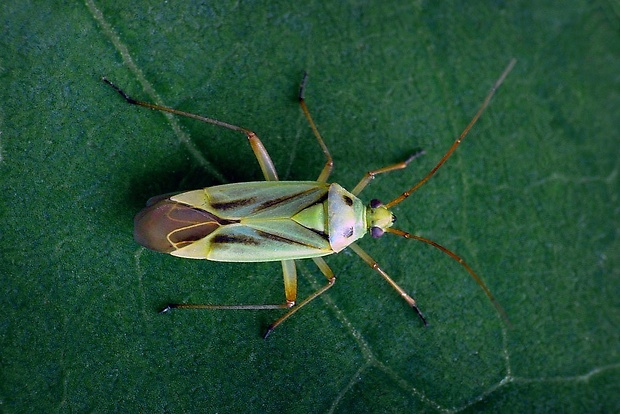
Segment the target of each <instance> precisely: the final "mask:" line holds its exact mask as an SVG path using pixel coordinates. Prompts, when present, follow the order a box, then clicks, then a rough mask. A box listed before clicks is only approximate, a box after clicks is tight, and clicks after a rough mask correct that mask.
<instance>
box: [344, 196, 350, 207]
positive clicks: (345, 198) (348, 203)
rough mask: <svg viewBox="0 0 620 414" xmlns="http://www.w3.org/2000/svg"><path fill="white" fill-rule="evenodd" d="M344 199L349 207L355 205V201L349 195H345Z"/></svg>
mask: <svg viewBox="0 0 620 414" xmlns="http://www.w3.org/2000/svg"><path fill="white" fill-rule="evenodd" d="M342 199H343V200H344V203H345V204H346V205H348V206H349V207H351V206H352V205H353V199H352V198H351V197H349V196H348V195H343V196H342Z"/></svg>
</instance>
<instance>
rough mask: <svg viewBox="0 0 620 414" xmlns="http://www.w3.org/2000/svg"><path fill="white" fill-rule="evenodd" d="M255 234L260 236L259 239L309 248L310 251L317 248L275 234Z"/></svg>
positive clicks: (260, 231) (260, 232) (259, 231)
mask: <svg viewBox="0 0 620 414" xmlns="http://www.w3.org/2000/svg"><path fill="white" fill-rule="evenodd" d="M256 232H257V233H258V234H260V236H261V237H264V238H266V239H269V240H273V241H277V242H280V243H286V244H295V245H297V246H304V247H309V248H311V249H316V248H319V247H318V246H315V245H312V244H308V243H302V242H300V241H299V240H295V239H289V238H288V237H283V236H278V235H277V234H273V233H268V232H266V231H262V230H256Z"/></svg>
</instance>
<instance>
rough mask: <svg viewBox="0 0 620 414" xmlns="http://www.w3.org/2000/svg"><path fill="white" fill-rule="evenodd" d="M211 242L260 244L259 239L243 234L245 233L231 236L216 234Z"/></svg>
mask: <svg viewBox="0 0 620 414" xmlns="http://www.w3.org/2000/svg"><path fill="white" fill-rule="evenodd" d="M212 243H221V244H226V243H236V244H245V245H248V246H258V245H260V244H261V243H260V240H258V239H255V238H254V237H250V236H245V235H241V234H240V235H236V236H231V235H230V234H218V235H216V236H214V237H213V240H212Z"/></svg>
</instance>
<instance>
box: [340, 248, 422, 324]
mask: <svg viewBox="0 0 620 414" xmlns="http://www.w3.org/2000/svg"><path fill="white" fill-rule="evenodd" d="M349 247H350V248H351V250H353V251H354V252H355V253H356V254H357V255H358V256H359V257H361V258H362V260H363V261H365V262H366V263H367V264H368V266H370V267H372V268H373V269H374V270H376V271H377V273H379V274H380V275H381V276H382V277H383V278H384V279H385V280H387V282H388V283H389V284H390V285H391V286H392V287H393V288H394V289H395V290H396V291H397V292H398V293H399V294H400V296H401V297H402V298H403V299H405V301H406V302H407V303H408V304H409V306H411V307H412V308H413V310H414V311H415V312H416V313H417V314H418V316H419V317H420V319H422V322H423V323H424V326H426V325H428V324H427V323H426V319H425V318H424V315H422V312H421V311H420V309H419V308H418V305H417V303H416V301H415V299H414V298H412V297H411V296H409V295H408V294H407V292H405V291H404V290H403V288H401V287H400V286H398V285H397V284H396V282H394V281H393V280H392V278H391V277H389V276H388V274H387V273H385V272H384V271H383V269H381V268H380V267H379V264H378V263H377V262H376V261H375V259H373V258H372V257H370V256H369V255H368V253H366V252H365V251H364V250H362V248H361V247H359V246H358V245H357V244H355V243H352V244H350V245H349Z"/></svg>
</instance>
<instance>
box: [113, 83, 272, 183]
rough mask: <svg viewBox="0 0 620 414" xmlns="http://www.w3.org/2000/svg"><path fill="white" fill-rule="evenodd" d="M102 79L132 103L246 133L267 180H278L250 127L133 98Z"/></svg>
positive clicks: (261, 144)
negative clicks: (242, 126)
mask: <svg viewBox="0 0 620 414" xmlns="http://www.w3.org/2000/svg"><path fill="white" fill-rule="evenodd" d="M102 80H103V81H104V82H105V83H107V84H108V85H110V86H111V87H112V88H113V89H114V90H115V91H116V92H118V93H119V94H120V95H121V96H122V97H123V98H125V100H126V101H127V102H128V103H130V104H132V105H138V106H143V107H145V108H150V109H156V110H158V111H163V112H169V113H171V114H175V115H181V116H186V117H188V118H192V119H196V120H198V121H201V122H206V123H208V124H213V125H217V126H220V127H223V128H228V129H232V130H233V131H239V132H242V133H244V134H245V135H246V136H247V137H248V141H250V146H251V147H252V151H254V155H255V156H256V159H257V160H258V164H259V165H260V168H261V171H262V172H263V175H264V176H265V180H267V181H277V180H278V174H277V172H276V168H275V166H274V165H273V161H271V157H270V156H269V154H268V153H267V150H266V149H265V147H264V146H263V143H262V142H261V141H260V139H259V138H258V137H257V136H256V134H255V133H254V132H252V131H250V130H249V129H245V128H241V127H238V126H236V125H232V124H228V123H226V122H222V121H218V120H217V119H213V118H207V117H205V116H200V115H196V114H191V113H189V112H184V111H179V110H178V109H173V108H168V107H167V106H161V105H155V104H152V103H148V102H143V101H138V100H137V99H133V98H132V97H130V96H129V95H127V94H126V93H125V91H123V90H122V89H121V88H119V87H118V86H116V85H115V84H113V83H112V82H110V81H109V80H108V79H106V78H102Z"/></svg>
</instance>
